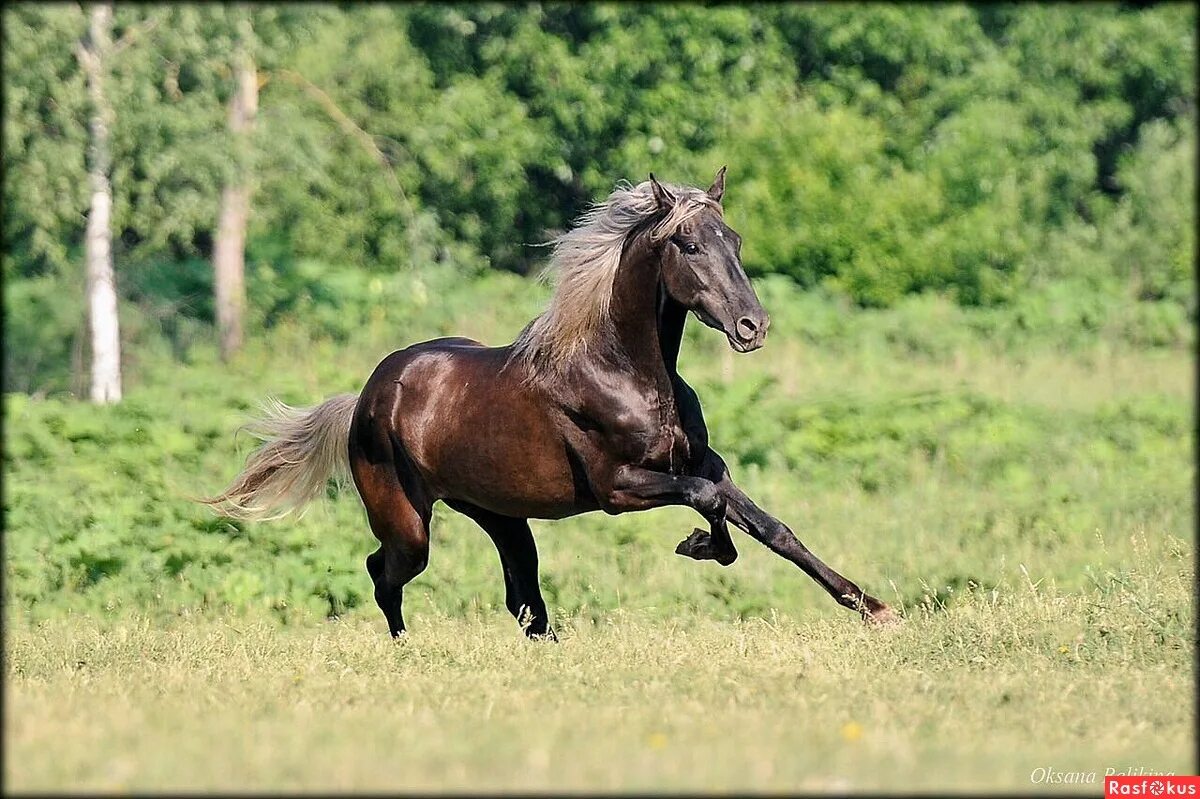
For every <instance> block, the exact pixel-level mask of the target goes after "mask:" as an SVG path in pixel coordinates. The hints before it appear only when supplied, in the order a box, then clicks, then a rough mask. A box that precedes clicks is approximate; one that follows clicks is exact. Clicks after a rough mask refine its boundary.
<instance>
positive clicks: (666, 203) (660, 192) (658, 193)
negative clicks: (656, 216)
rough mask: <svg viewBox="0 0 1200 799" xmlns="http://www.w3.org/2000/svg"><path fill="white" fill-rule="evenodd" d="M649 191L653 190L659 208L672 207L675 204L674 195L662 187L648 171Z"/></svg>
mask: <svg viewBox="0 0 1200 799" xmlns="http://www.w3.org/2000/svg"><path fill="white" fill-rule="evenodd" d="M650 191H652V192H654V201H655V202H657V203H658V207H659V208H672V207H674V205H675V195H674V194H671V192H669V191H667V190H666V189H665V188H663V185H662V184H661V183H659V182H658V179H657V178H655V177H654V173H653V172H651V173H650Z"/></svg>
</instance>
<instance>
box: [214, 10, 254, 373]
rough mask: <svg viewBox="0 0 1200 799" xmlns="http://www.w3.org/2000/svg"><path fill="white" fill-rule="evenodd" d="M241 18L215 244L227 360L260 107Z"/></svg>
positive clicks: (234, 333) (235, 324) (240, 294)
mask: <svg viewBox="0 0 1200 799" xmlns="http://www.w3.org/2000/svg"><path fill="white" fill-rule="evenodd" d="M239 17H240V18H239V19H238V26H237V27H238V30H237V32H236V34H235V35H236V42H237V43H236V45H235V49H234V55H233V62H234V63H233V65H232V66H233V78H234V83H235V87H234V91H233V96H232V97H231V98H230V100H229V133H230V137H231V139H232V146H233V148H234V159H233V160H234V163H235V169H234V172H233V174H232V175H231V176H230V177H229V179H228V180H227V181H226V183H225V186H224V188H223V189H222V191H221V207H220V212H219V219H218V222H217V235H216V239H215V241H214V243H213V276H214V288H215V293H216V305H217V307H216V313H217V332H218V335H219V336H220V341H221V357H222V358H225V359H228V358H229V357H230V356H231V355H233V353H234V352H236V351H237V350H238V349H239V348H240V347H241V346H242V335H243V333H242V317H243V315H244V311H245V306H246V288H245V286H246V277H245V261H246V224H247V221H248V219H249V216H250V190H251V185H250V184H251V174H250V168H249V164H248V153H249V151H250V135H249V134H250V132H251V130H252V129H253V127H254V118H255V115H256V113H257V111H258V71H257V70H256V69H255V65H254V56H253V54H252V52H251V41H252V39H253V36H254V32H253V29H252V26H251V23H250V18H249V15H248V13H247V12H245V11H242V12H241V13H240V14H239Z"/></svg>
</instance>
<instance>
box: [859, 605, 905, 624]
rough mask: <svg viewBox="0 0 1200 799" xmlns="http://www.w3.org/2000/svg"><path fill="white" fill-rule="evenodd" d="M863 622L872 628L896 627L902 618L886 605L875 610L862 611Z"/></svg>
mask: <svg viewBox="0 0 1200 799" xmlns="http://www.w3.org/2000/svg"><path fill="white" fill-rule="evenodd" d="M863 621H865V622H866V623H867V624H868V625H870V626H872V627H896V626H898V625H899V624H900V623H901V622H903V621H904V618H903V617H902V616H901V615H900V614H899V613H897V612H896V611H894V610H892V609H891V608H889V607H888V606H887V605H881V606H880V607H879V608H877V609H876V610H873V611H871V610H867V611H863Z"/></svg>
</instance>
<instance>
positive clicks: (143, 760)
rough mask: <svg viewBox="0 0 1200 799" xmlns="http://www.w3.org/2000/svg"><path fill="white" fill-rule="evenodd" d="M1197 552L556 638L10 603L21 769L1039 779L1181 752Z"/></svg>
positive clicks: (352, 780) (480, 629)
mask: <svg viewBox="0 0 1200 799" xmlns="http://www.w3.org/2000/svg"><path fill="white" fill-rule="evenodd" d="M1189 558H1190V553H1188V554H1187V555H1184V554H1183V553H1181V554H1180V555H1179V556H1178V557H1177V558H1174V559H1171V560H1170V562H1167V563H1158V564H1150V563H1146V564H1139V566H1141V567H1144V570H1143V571H1140V572H1139V571H1131V572H1128V573H1124V574H1119V575H1118V574H1110V575H1108V576H1107V578H1105V580H1102V581H1098V583H1097V585H1096V587H1095V588H1094V590H1092V591H1090V592H1085V593H1083V594H1075V595H1059V594H1057V593H1054V592H1050V591H1047V590H1045V589H1044V588H1042V587H1034V586H1024V587H1022V588H1021V589H1019V590H1013V591H1011V592H1008V593H997V592H987V593H982V592H981V593H978V594H975V595H973V596H972V597H971V598H970V599H969V600H963V601H961V602H959V603H958V604H956V605H955V606H953V607H952V608H950V609H949V610H947V611H943V612H938V611H916V612H914V613H913V614H912V615H911V617H910V619H909V620H908V621H907V622H906V623H905V624H904V625H903V626H902V627H900V628H898V629H893V630H886V631H882V632H878V631H871V630H868V629H866V628H864V627H863V626H861V625H859V624H858V623H856V622H855V621H854V620H853V619H852V618H851V617H850V616H846V617H845V618H841V619H836V620H834V619H828V620H817V621H812V622H805V623H802V624H798V623H796V622H793V621H790V620H786V619H776V620H773V621H766V620H762V619H758V620H749V621H744V622H719V621H714V620H709V619H704V618H702V617H689V618H687V619H682V620H680V621H676V622H670V621H663V620H661V619H653V618H649V617H646V616H644V615H639V614H628V613H622V612H616V613H612V614H608V615H605V616H603V617H601V618H600V620H599V621H598V622H593V621H590V620H587V619H583V618H575V619H565V620H560V624H559V626H560V634H561V637H562V641H561V643H560V644H558V645H551V644H531V643H528V642H526V641H524V640H523V639H522V638H521V637H520V636H519V634H518V633H516V631H515V630H514V629H513V627H512V626H511V625H510V623H509V620H507V619H505V620H502V619H501V618H500V617H498V616H493V615H491V614H488V615H483V616H475V617H474V618H468V619H461V618H449V617H444V616H436V615H423V616H421V617H420V618H419V619H417V622H418V624H419V629H418V631H417V632H415V633H414V634H412V635H410V636H409V637H408V638H407V639H405V640H401V641H399V642H392V641H390V640H389V639H387V638H386V636H385V635H384V634H383V633H382V631H381V628H382V622H379V621H376V620H374V619H373V617H371V616H356V617H353V618H351V619H349V620H345V621H340V622H330V623H325V624H313V625H308V626H299V627H280V626H276V625H274V624H271V623H266V622H254V621H240V620H236V619H232V618H226V619H219V618H203V617H198V618H191V619H180V620H179V621H178V622H177V623H175V624H172V625H169V626H166V627H162V626H154V625H153V624H152V623H151V622H149V621H128V620H126V621H112V622H100V621H96V620H95V619H89V618H79V617H76V618H73V619H71V618H68V619H63V620H57V621H52V622H44V623H42V624H39V625H36V626H32V625H29V624H24V623H21V622H17V623H14V624H10V633H9V641H8V650H9V651H8V658H7V660H6V675H5V676H6V682H7V686H8V696H7V699H8V705H7V710H8V712H7V713H6V714H5V723H6V729H5V740H6V746H7V751H6V755H7V756H6V758H5V763H6V766H5V768H6V773H5V778H6V784H7V785H8V786H9V788H10V789H11V790H16V791H28V790H67V789H75V790H80V789H85V790H173V791H175V790H193V789H200V790H235V789H252V790H295V789H305V790H351V789H355V790H379V791H383V790H386V791H403V790H419V791H424V790H458V789H468V790H555V791H565V790H582V789H599V790H648V791H652V790H665V789H670V790H685V791H824V790H868V789H875V790H893V791H899V790H909V789H925V790H949V789H955V790H959V789H981V790H1002V789H1016V790H1020V789H1026V790H1029V789H1031V788H1033V787H1036V786H1032V785H1031V783H1030V773H1031V772H1032V771H1033V770H1034V769H1035V768H1038V767H1046V766H1049V767H1052V768H1054V769H1055V770H1060V771H1073V770H1079V771H1096V772H1098V773H1099V775H1101V776H1102V775H1103V773H1104V769H1105V768H1107V767H1112V768H1117V769H1122V770H1123V769H1128V768H1130V767H1137V768H1144V769H1153V770H1157V771H1174V772H1177V773H1179V772H1184V771H1188V770H1190V769H1191V768H1192V764H1191V763H1190V752H1191V751H1192V746H1191V743H1190V736H1191V730H1192V723H1193V718H1192V705H1191V703H1190V701H1187V700H1186V697H1188V696H1190V693H1191V687H1192V682H1193V675H1192V666H1191V652H1192V650H1193V645H1194V641H1193V639H1192V634H1191V630H1192V621H1191V618H1192V617H1191V611H1190V609H1189V607H1188V602H1189V595H1190V586H1191V581H1192V575H1193V572H1192V569H1191V567H1190V565H1189V562H1188V559H1189ZM1097 784H1098V783H1097ZM1043 787H1044V786H1043ZM1060 787H1061V786H1060ZM1083 787H1084V788H1086V787H1087V786H1083ZM1064 789H1067V788H1064ZM1095 790H1096V786H1095V785H1093V786H1092V791H1093V792H1094V791H1095Z"/></svg>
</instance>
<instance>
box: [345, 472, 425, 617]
mask: <svg viewBox="0 0 1200 799" xmlns="http://www.w3.org/2000/svg"><path fill="white" fill-rule="evenodd" d="M388 471H389V469H388V468H387V467H385V466H382V465H375V464H370V465H365V466H363V467H361V468H360V469H358V470H357V471H356V474H355V479H356V481H357V482H358V486H359V494H360V495H361V496H362V499H363V505H364V506H366V509H367V519H368V521H369V522H370V524H371V531H372V532H373V533H375V537H376V538H378V539H379V544H380V546H379V549H377V550H376V551H375V552H372V553H371V554H370V555H368V556H367V573H368V574H370V575H371V580H372V582H374V583H375V602H376V603H377V604H378V605H379V609H380V610H382V611H383V615H384V616H385V617H386V618H387V623H388V631H389V632H391V634H392V636H393V637H396V636H399V635H400V633H402V632H404V615H403V612H402V605H403V601H404V586H405V585H406V584H407V583H408V582H409V581H410V580H412V579H413V578H414V577H416V576H417V575H418V574H420V573H421V572H422V571H424V570H425V566H426V564H428V563H429V519H430V515H431V514H430V508H429V506H428V505H426V504H424V503H423V504H421V505H420V506H418V505H416V504H414V502H413V501H412V499H411V498H410V494H411V493H417V492H416V491H414V490H413V489H414V488H415V487H410V488H409V490H407V491H406V490H405V488H404V487H403V486H401V485H400V482H399V480H398V479H397V478H396V476H395V473H394V472H392V473H391V474H390V475H389V474H388Z"/></svg>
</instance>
